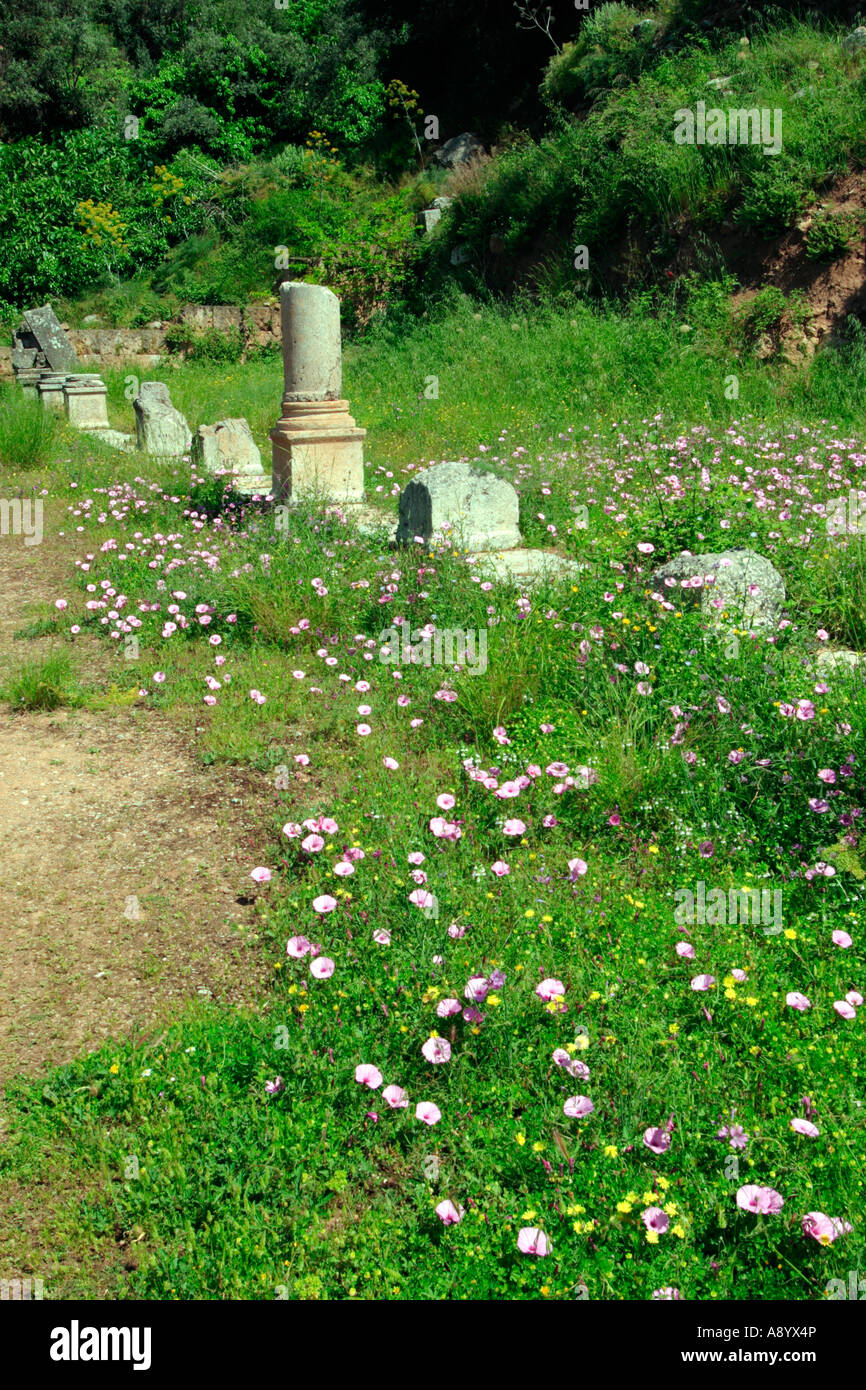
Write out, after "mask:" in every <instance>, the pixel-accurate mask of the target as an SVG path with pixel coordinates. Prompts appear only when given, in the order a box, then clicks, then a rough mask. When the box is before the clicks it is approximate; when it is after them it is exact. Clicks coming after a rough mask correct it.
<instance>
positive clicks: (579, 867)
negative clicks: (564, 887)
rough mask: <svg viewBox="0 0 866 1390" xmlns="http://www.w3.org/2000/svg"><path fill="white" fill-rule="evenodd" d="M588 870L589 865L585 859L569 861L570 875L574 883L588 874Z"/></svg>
mask: <svg viewBox="0 0 866 1390" xmlns="http://www.w3.org/2000/svg"><path fill="white" fill-rule="evenodd" d="M588 868H589V865H588V864H587V862H586V860H585V859H569V861H568V875H569V878H570V879H571V881H572V883H575V882H576V881H577V879H579V878H581V877H582V876H583V875H584V874H585V873H586V871H587V869H588Z"/></svg>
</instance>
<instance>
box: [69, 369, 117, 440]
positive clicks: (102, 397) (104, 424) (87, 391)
mask: <svg viewBox="0 0 866 1390" xmlns="http://www.w3.org/2000/svg"><path fill="white" fill-rule="evenodd" d="M107 395H108V390H107V387H106V385H105V382H104V381H103V380H102V378H101V376H100V375H99V373H98V372H84V373H81V374H77V375H73V376H69V377H67V378H66V384H65V386H64V388H63V397H64V401H65V403H66V418H67V419H68V421H69V423H70V425H73V426H74V427H75V429H79V430H107V429H108V408H107V401H106V397H107Z"/></svg>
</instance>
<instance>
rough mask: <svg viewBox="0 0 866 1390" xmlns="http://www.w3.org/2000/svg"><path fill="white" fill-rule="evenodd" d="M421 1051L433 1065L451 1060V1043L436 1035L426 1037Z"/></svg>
mask: <svg viewBox="0 0 866 1390" xmlns="http://www.w3.org/2000/svg"><path fill="white" fill-rule="evenodd" d="M421 1052H422V1055H423V1056H424V1057H426V1059H427V1061H428V1062H432V1063H433V1065H434V1066H438V1065H439V1064H440V1063H441V1062H450V1061H451V1044H450V1042H447V1041H446V1040H445V1038H440V1037H439V1036H438V1035H434V1036H433V1037H431V1038H428V1039H427V1041H426V1042H425V1044H424V1046H423V1047H422V1048H421Z"/></svg>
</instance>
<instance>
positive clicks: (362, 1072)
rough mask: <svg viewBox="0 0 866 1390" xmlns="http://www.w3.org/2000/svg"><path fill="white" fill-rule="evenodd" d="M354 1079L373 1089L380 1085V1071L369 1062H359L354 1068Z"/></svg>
mask: <svg viewBox="0 0 866 1390" xmlns="http://www.w3.org/2000/svg"><path fill="white" fill-rule="evenodd" d="M355 1080H356V1081H357V1082H358V1083H359V1084H360V1085H361V1086H369V1088H370V1090H371V1091H375V1090H376V1089H377V1088H378V1087H379V1086H381V1085H382V1080H383V1078H382V1073H381V1072H380V1070H379V1068H378V1067H374V1066H373V1065H372V1064H371V1063H370V1062H360V1063H359V1064H358V1066H357V1067H356V1068H355Z"/></svg>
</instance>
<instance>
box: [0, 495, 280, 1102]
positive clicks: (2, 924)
mask: <svg viewBox="0 0 866 1390" xmlns="http://www.w3.org/2000/svg"><path fill="white" fill-rule="evenodd" d="M57 519H58V520H59V521H60V525H61V526H62V524H63V523H62V520H61V519H60V518H59V517H58V518H57ZM46 523H47V513H46ZM75 553H76V552H75V539H73V538H72V537H70V536H67V537H66V538H65V539H61V538H58V536H57V534H56V527H55V526H49V525H48V524H46V527H45V538H44V540H43V542H42V544H41V545H38V546H31V547H26V546H25V545H24V544H23V540H22V538H19V537H14V536H3V537H0V595H2V597H0V679H5V678H6V676H7V675H8V673H9V672H10V671H12V670H14V669H15V668H16V667H17V666H19V665H20V664H21V663H23V661H25V660H27V659H30V658H32V657H33V656H34V655H36V654H37V653H40V652H44V651H46V650H47V648H48V646H49V645H50V643H51V641H52V638H51V636H50V635H49V636H48V637H43V638H38V639H35V640H21V639H20V638H16V636H15V633H16V631H18V630H20V629H21V628H22V627H23V626H25V625H26V623H28V622H31V621H33V619H34V618H35V617H37V616H44V613H45V611H46V610H45V604H46V602H48V601H53V600H54V599H55V598H57V597H59V596H69V597H72V594H73V590H72V587H71V584H70V576H71V573H72V559H73V556H74V554H75ZM107 645H108V644H107V643H101V642H100V641H99V639H98V638H95V637H93V638H84V639H80V645H79V644H76V652H75V656H76V660H77V662H78V663H79V669H80V671H81V674H82V675H83V677H84V678H85V679H90V678H92V677H93V676H94V675H95V674H98V673H100V671H101V672H102V673H107V674H108V676H109V679H115V680H116V679H117V671H116V669H115V667H113V666H112V664H111V663H112V661H114V662H115V663H116V659H117V658H116V653H114V652H113V651H108V650H106V649H107ZM257 783H258V779H257V778H255V777H254V776H253V775H248V774H239V773H236V772H233V771H232V772H227V771H226V770H225V769H224V768H223V769H216V768H203V767H200V766H199V765H198V764H197V762H196V761H195V758H194V756H193V753H192V750H190V749H189V747H188V746H187V744H186V740H185V739H184V738H183V736H182V735H181V734H180V733H179V732H178V731H177V730H176V729H173V728H172V725H171V723H170V722H169V720H168V719H167V718H166V717H165V716H164V715H162V714H160V713H158V712H154V711H152V710H148V709H147V708H146V707H145V706H143V705H142V706H140V707H134V708H126V709H120V710H117V711H115V710H106V711H96V710H75V711H69V710H65V709H61V710H58V711H55V712H53V713H32V714H17V715H16V714H10V713H9V712H8V706H7V707H5V708H4V710H3V712H2V713H0V1086H2V1083H3V1082H4V1081H5V1080H6V1079H8V1077H9V1076H11V1075H12V1074H14V1073H15V1072H18V1071H24V1072H27V1073H31V1074H35V1073H37V1072H39V1071H40V1070H41V1069H42V1068H43V1067H44V1066H45V1065H52V1064H57V1063H62V1062H66V1061H69V1060H71V1059H72V1058H73V1057H75V1056H76V1055H78V1054H80V1053H81V1052H84V1051H88V1050H91V1049H93V1048H96V1047H98V1046H99V1045H100V1044H101V1043H102V1042H103V1041H104V1040H105V1038H107V1037H109V1036H121V1035H127V1034H129V1033H130V1032H134V1031H136V1030H138V1029H141V1030H144V1031H145V1032H147V1033H151V1032H152V1031H153V1030H154V1029H155V1028H157V1027H159V1026H160V1024H161V1023H162V1022H164V1021H165V1020H166V1019H167V1018H168V1017H169V1016H170V1015H172V1014H173V1013H176V1011H177V1005H178V1002H179V1001H181V1000H184V999H188V998H196V997H198V996H208V995H210V996H212V997H214V998H215V999H219V1000H223V1001H228V1002H231V1003H242V1002H252V1000H253V998H254V996H255V995H256V994H257V992H258V988H259V984H260V982H261V981H262V979H263V977H264V965H263V961H262V958H261V956H260V954H259V950H258V949H256V947H255V946H254V944H253V942H254V930H253V929H252V928H253V923H254V913H253V909H252V907H251V906H250V887H251V885H250V882H249V878H248V873H249V866H250V864H251V863H259V862H261V861H260V860H259V859H258V858H256V857H255V853H256V848H255V847H256V845H257V844H258V845H259V846H261V844H262V832H261V829H260V828H259V827H260V826H261V817H262V811H263V809H266V807H267V800H266V798H265V797H264V796H263V795H262V792H263V791H264V788H261V787H259V786H258V784H257ZM239 900H245V901H239Z"/></svg>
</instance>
